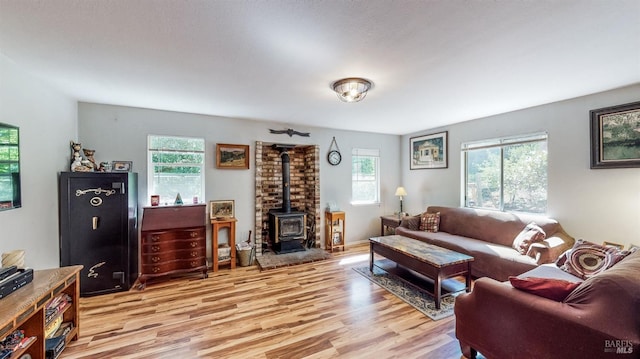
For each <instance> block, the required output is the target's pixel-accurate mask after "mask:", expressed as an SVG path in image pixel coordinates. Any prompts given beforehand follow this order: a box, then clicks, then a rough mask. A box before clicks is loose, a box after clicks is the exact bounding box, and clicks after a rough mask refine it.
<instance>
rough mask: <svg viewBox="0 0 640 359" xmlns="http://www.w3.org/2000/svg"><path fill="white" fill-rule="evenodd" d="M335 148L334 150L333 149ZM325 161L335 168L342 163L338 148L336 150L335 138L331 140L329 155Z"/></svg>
mask: <svg viewBox="0 0 640 359" xmlns="http://www.w3.org/2000/svg"><path fill="white" fill-rule="evenodd" d="M333 146H335V149H334V148H333ZM327 161H329V164H330V165H332V166H337V165H339V164H340V162H342V154H340V148H338V143H337V142H336V138H335V136H334V137H333V140H331V145H329V153H327Z"/></svg>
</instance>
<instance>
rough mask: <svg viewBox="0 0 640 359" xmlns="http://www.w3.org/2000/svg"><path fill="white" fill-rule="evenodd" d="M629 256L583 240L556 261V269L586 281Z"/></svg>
mask: <svg viewBox="0 0 640 359" xmlns="http://www.w3.org/2000/svg"><path fill="white" fill-rule="evenodd" d="M628 254H629V251H623V250H620V249H618V248H616V247H613V246H604V245H600V244H595V243H591V242H589V241H585V240H583V239H579V240H577V241H576V243H575V245H574V246H573V248H571V249H569V250H568V251H566V252H564V253H563V254H562V255H561V256H560V257H559V258H558V260H557V261H556V265H557V266H558V268H560V269H562V270H564V271H566V272H567V273H571V274H573V275H575V276H577V277H580V278H583V279H587V278H589V277H593V276H595V275H596V274H599V273H602V272H604V271H605V270H607V269H609V268H611V267H613V265H615V264H616V263H618V262H620V261H621V260H622V259H624V257H626V256H627V255H628Z"/></svg>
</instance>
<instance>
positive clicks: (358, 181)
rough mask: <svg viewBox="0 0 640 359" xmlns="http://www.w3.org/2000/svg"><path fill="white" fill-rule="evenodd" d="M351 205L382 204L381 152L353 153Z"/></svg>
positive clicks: (362, 151)
mask: <svg viewBox="0 0 640 359" xmlns="http://www.w3.org/2000/svg"><path fill="white" fill-rule="evenodd" d="M351 203H353V204H373V203H380V151H379V150H367V149H359V148H354V149H353V150H352V151H351Z"/></svg>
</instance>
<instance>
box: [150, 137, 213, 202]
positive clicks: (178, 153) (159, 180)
mask: <svg viewBox="0 0 640 359" xmlns="http://www.w3.org/2000/svg"><path fill="white" fill-rule="evenodd" d="M147 146H148V161H147V169H148V170H147V174H148V178H147V190H148V191H149V196H151V195H159V196H160V203H163V204H164V203H168V204H173V203H174V202H175V200H176V196H177V195H178V193H179V194H180V197H181V198H182V201H183V203H185V204H190V203H193V199H194V198H195V197H197V198H198V200H199V201H200V202H201V201H203V200H204V157H205V156H204V138H190V137H175V136H155V135H149V137H148V145H147ZM149 196H147V197H149Z"/></svg>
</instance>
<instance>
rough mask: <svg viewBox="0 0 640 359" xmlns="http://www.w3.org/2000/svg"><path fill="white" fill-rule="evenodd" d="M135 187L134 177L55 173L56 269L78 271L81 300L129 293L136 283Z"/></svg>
mask: <svg viewBox="0 0 640 359" xmlns="http://www.w3.org/2000/svg"><path fill="white" fill-rule="evenodd" d="M137 186H138V181H137V174H136V173H130V172H122V173H119V172H62V173H60V178H59V187H60V216H59V218H60V266H69V265H77V264H80V265H83V266H84V268H83V269H82V271H81V273H80V295H81V296H83V297H86V296H92V295H98V294H106V293H112V292H118V291H125V290H129V289H130V288H131V287H132V286H133V284H134V282H135V281H136V279H137V278H138V273H139V271H138V194H137Z"/></svg>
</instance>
